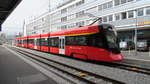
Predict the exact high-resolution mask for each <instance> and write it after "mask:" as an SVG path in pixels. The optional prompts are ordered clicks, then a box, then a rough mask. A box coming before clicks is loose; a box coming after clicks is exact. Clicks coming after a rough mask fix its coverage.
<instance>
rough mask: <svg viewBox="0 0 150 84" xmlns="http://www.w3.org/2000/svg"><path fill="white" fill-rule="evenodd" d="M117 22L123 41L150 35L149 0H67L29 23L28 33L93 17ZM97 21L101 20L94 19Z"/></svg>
mask: <svg viewBox="0 0 150 84" xmlns="http://www.w3.org/2000/svg"><path fill="white" fill-rule="evenodd" d="M96 17H101V18H102V23H108V24H112V25H114V26H115V29H116V30H117V32H118V35H119V37H120V39H121V41H134V35H135V30H136V29H137V37H138V39H150V0H67V1H65V2H63V3H62V4H60V5H58V6H57V8H56V9H55V10H52V11H51V12H49V13H46V14H44V15H42V16H40V17H38V18H37V19H34V20H32V21H30V22H29V23H28V24H27V25H26V33H27V35H28V36H29V35H36V34H43V33H49V32H54V31H59V30H65V29H70V28H78V27H79V26H86V25H89V24H90V23H91V22H92V21H93V20H94V18H96ZM95 24H98V23H95Z"/></svg>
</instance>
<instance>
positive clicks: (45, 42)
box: [41, 38, 48, 46]
mask: <svg viewBox="0 0 150 84" xmlns="http://www.w3.org/2000/svg"><path fill="white" fill-rule="evenodd" d="M41 46H48V42H47V38H41Z"/></svg>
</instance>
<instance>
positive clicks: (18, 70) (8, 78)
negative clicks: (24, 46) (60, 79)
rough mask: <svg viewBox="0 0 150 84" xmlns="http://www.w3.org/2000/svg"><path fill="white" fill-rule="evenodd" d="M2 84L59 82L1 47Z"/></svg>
mask: <svg viewBox="0 0 150 84" xmlns="http://www.w3.org/2000/svg"><path fill="white" fill-rule="evenodd" d="M0 84H57V82H56V81H55V80H53V79H51V78H49V77H47V76H46V75H44V74H43V73H41V72H40V71H39V70H37V69H36V68H34V67H32V66H31V65H30V64H28V63H26V62H25V61H23V60H22V59H20V58H19V57H18V56H16V55H15V54H14V53H12V52H10V51H9V50H8V49H6V48H5V47H3V46H1V45H0Z"/></svg>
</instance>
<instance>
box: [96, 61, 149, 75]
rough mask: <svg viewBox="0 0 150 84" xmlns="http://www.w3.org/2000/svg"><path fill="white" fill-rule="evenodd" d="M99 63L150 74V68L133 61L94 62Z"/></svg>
mask: <svg viewBox="0 0 150 84" xmlns="http://www.w3.org/2000/svg"><path fill="white" fill-rule="evenodd" d="M94 63H96V64H99V65H104V66H108V67H112V68H119V69H123V70H128V71H133V72H137V73H142V74H146V75H150V68H146V67H143V66H142V65H139V64H137V65H136V64H132V63H126V62H102V61H100V62H94Z"/></svg>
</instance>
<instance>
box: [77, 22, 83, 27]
mask: <svg viewBox="0 0 150 84" xmlns="http://www.w3.org/2000/svg"><path fill="white" fill-rule="evenodd" d="M76 26H77V27H80V26H84V21H81V22H77V23H76Z"/></svg>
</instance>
